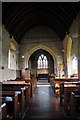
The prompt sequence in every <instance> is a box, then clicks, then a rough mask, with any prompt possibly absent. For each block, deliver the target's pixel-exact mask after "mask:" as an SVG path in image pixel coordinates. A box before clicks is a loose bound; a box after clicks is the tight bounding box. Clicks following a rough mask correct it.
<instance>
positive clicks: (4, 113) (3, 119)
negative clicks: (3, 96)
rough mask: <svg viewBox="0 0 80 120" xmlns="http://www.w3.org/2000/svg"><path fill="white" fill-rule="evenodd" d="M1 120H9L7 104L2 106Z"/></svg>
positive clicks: (0, 109)
mask: <svg viewBox="0 0 80 120" xmlns="http://www.w3.org/2000/svg"><path fill="white" fill-rule="evenodd" d="M0 119H1V120H6V119H7V106H6V103H3V104H2V105H1V106H0Z"/></svg>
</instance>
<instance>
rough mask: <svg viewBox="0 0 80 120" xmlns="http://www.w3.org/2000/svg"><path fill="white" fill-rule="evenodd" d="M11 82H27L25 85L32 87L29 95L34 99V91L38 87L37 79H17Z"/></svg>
mask: <svg viewBox="0 0 80 120" xmlns="http://www.w3.org/2000/svg"><path fill="white" fill-rule="evenodd" d="M10 81H18V82H19V81H25V83H28V84H30V85H31V88H30V87H29V89H28V93H29V95H30V96H31V97H32V96H33V94H34V91H35V89H36V87H37V79H36V78H35V77H33V78H32V79H29V80H28V79H15V80H10Z"/></svg>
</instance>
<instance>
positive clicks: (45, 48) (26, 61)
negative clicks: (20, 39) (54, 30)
mask: <svg viewBox="0 0 80 120" xmlns="http://www.w3.org/2000/svg"><path fill="white" fill-rule="evenodd" d="M39 49H43V50H45V51H47V52H49V53H50V55H51V56H52V58H53V60H54V70H55V69H56V68H55V67H56V65H57V61H56V57H55V54H54V53H53V51H52V50H51V49H50V48H48V47H47V46H44V45H39V46H36V47H34V48H32V49H31V50H30V51H29V52H28V53H27V54H26V57H25V67H27V68H28V67H29V66H28V61H29V58H30V56H31V55H32V54H33V53H34V52H35V51H37V50H39Z"/></svg>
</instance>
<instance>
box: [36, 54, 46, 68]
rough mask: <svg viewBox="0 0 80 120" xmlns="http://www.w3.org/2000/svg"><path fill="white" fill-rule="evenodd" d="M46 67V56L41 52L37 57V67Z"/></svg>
mask: <svg viewBox="0 0 80 120" xmlns="http://www.w3.org/2000/svg"><path fill="white" fill-rule="evenodd" d="M42 68H48V60H47V57H46V56H44V55H43V54H41V56H39V58H38V69H42Z"/></svg>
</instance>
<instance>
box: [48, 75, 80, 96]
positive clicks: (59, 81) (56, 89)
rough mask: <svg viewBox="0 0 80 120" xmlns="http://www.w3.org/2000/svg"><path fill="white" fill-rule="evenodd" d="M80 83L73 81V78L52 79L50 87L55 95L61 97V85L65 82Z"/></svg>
mask: <svg viewBox="0 0 80 120" xmlns="http://www.w3.org/2000/svg"><path fill="white" fill-rule="evenodd" d="M75 81H78V79H72V78H53V77H51V78H50V85H51V88H52V89H53V90H54V93H56V94H58V96H60V85H61V84H62V83H64V82H75Z"/></svg>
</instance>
